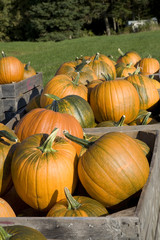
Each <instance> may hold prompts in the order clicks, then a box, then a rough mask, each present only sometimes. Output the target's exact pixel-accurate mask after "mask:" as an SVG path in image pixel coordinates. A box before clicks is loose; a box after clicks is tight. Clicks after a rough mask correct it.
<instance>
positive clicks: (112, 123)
mask: <svg viewBox="0 0 160 240" xmlns="http://www.w3.org/2000/svg"><path fill="white" fill-rule="evenodd" d="M125 118H126V117H125V115H123V116H122V117H121V118H120V120H119V121H117V122H115V121H112V120H108V121H103V122H100V123H98V124H97V125H96V127H121V126H124V125H126V124H124V121H125Z"/></svg>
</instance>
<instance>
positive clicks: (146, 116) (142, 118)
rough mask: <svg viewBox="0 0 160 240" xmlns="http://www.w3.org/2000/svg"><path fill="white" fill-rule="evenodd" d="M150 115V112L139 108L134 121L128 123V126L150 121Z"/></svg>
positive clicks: (144, 123)
mask: <svg viewBox="0 0 160 240" xmlns="http://www.w3.org/2000/svg"><path fill="white" fill-rule="evenodd" d="M150 116H151V112H148V111H146V110H140V111H139V113H138V116H137V117H136V118H135V120H134V121H132V122H130V123H129V126H133V125H146V124H149V123H150V122H151V121H152V118H151V117H150Z"/></svg>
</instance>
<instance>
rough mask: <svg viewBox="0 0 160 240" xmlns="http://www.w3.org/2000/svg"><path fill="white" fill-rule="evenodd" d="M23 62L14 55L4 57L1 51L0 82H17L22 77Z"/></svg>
mask: <svg viewBox="0 0 160 240" xmlns="http://www.w3.org/2000/svg"><path fill="white" fill-rule="evenodd" d="M23 74H24V67H23V63H22V62H21V61H20V60H19V59H18V58H16V57H12V56H9V57H6V56H5V54H4V53H2V58H1V59H0V84H7V83H12V82H19V81H21V80H22V79H23Z"/></svg>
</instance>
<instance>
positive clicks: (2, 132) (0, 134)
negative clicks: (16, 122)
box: [0, 130, 18, 142]
mask: <svg viewBox="0 0 160 240" xmlns="http://www.w3.org/2000/svg"><path fill="white" fill-rule="evenodd" d="M0 137H5V138H7V139H8V140H10V141H12V142H17V141H18V138H17V137H15V136H13V135H12V134H11V133H9V132H7V131H6V130H0Z"/></svg>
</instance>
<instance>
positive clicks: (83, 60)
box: [75, 58, 87, 72]
mask: <svg viewBox="0 0 160 240" xmlns="http://www.w3.org/2000/svg"><path fill="white" fill-rule="evenodd" d="M86 64H87V61H86V60H85V59H84V58H82V62H81V63H80V64H78V65H77V66H76V67H75V71H76V72H80V71H82V69H83V67H84V66H85V65H86Z"/></svg>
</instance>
